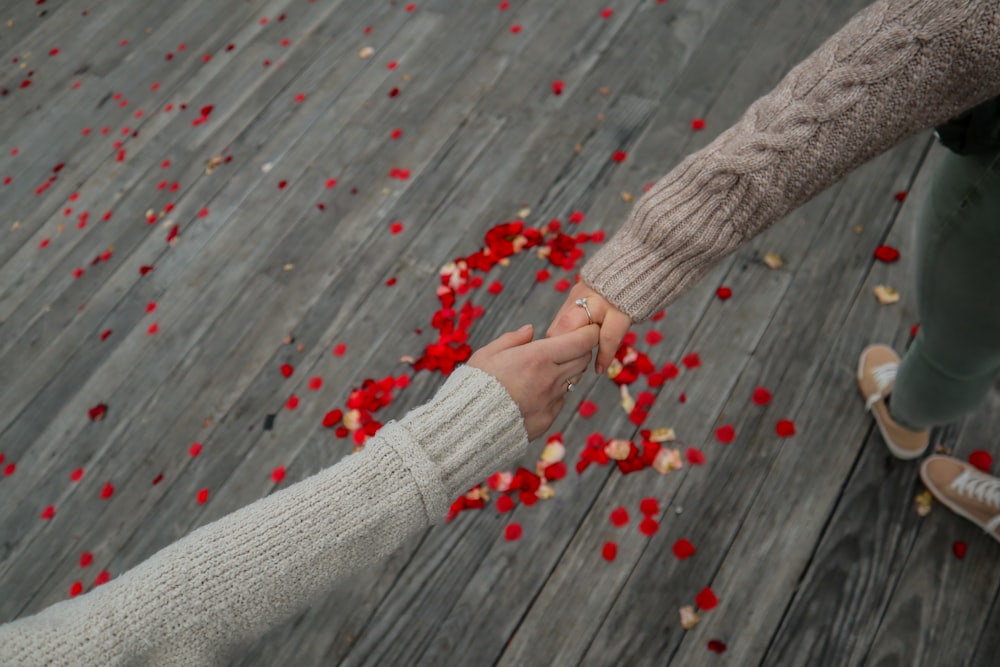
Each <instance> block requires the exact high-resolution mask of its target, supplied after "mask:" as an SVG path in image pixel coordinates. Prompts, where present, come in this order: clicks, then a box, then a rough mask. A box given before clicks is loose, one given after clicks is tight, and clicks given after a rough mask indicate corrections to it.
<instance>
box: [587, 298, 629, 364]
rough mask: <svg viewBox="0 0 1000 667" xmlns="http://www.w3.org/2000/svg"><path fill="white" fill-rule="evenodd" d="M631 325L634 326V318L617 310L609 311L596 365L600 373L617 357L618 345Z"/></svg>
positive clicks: (601, 335) (602, 327)
mask: <svg viewBox="0 0 1000 667" xmlns="http://www.w3.org/2000/svg"><path fill="white" fill-rule="evenodd" d="M630 326H632V320H630V319H629V317H628V315H625V314H624V313H621V312H619V311H617V310H612V311H610V312H608V314H607V316H606V317H605V318H604V323H603V324H601V332H600V349H599V350H598V353H597V365H596V366H595V367H594V370H595V371H596V372H597V374H598V375H600V374H601V373H603V372H604V371H605V370H606V369H607V368H608V366H610V365H611V361H612V359H614V358H615V352H617V351H618V346H619V345H621V342H622V339H623V338H625V334H627V333H628V330H629V327H630Z"/></svg>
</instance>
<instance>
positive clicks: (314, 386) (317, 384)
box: [308, 375, 323, 391]
mask: <svg viewBox="0 0 1000 667" xmlns="http://www.w3.org/2000/svg"><path fill="white" fill-rule="evenodd" d="M308 387H309V391H319V390H320V389H321V388H322V387H323V378H321V377H319V376H318V375H317V376H315V377H311V378H309V384H308Z"/></svg>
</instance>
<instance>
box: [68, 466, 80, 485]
mask: <svg viewBox="0 0 1000 667" xmlns="http://www.w3.org/2000/svg"><path fill="white" fill-rule="evenodd" d="M69 479H70V481H72V482H79V481H80V480H81V479H83V468H77V469H76V470H74V471H73V472H71V473H70V474H69Z"/></svg>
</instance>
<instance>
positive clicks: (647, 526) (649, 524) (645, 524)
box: [639, 516, 660, 537]
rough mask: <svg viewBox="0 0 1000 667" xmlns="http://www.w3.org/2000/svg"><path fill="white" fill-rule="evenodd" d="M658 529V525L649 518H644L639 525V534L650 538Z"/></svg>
mask: <svg viewBox="0 0 1000 667" xmlns="http://www.w3.org/2000/svg"><path fill="white" fill-rule="evenodd" d="M659 529H660V523H659V522H658V521H657V520H656V519H654V518H653V517H651V516H647V517H645V518H644V519H643V520H642V521H641V522H640V523H639V532H640V533H642V534H643V535H645V536H646V537H652V536H653V535H655V534H656V531H658V530H659Z"/></svg>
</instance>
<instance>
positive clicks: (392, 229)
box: [389, 222, 403, 236]
mask: <svg viewBox="0 0 1000 667" xmlns="http://www.w3.org/2000/svg"><path fill="white" fill-rule="evenodd" d="M389 233H390V234H392V235H393V236H395V235H396V234H402V233H403V223H401V222H394V223H392V224H390V225H389Z"/></svg>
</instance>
